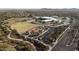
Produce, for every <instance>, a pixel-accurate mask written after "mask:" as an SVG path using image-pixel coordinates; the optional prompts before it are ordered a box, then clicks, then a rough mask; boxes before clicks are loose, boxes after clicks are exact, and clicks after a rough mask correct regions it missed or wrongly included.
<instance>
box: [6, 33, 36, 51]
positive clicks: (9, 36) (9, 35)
mask: <svg viewBox="0 0 79 59" xmlns="http://www.w3.org/2000/svg"><path fill="white" fill-rule="evenodd" d="M7 37H8V38H9V39H10V40H13V41H14V40H15V41H19V42H21V41H23V40H22V39H16V38H12V37H11V32H10V33H9V34H8V35H7ZM25 42H26V43H28V44H29V45H31V47H32V48H33V49H34V50H35V51H36V47H35V46H34V45H33V44H32V43H30V42H29V41H25Z"/></svg>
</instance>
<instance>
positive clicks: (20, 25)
mask: <svg viewBox="0 0 79 59" xmlns="http://www.w3.org/2000/svg"><path fill="white" fill-rule="evenodd" d="M37 26H38V25H36V24H32V23H28V22H17V23H14V24H12V25H11V28H12V29H16V30H17V31H18V32H19V33H23V32H25V31H28V30H30V29H31V28H33V27H37Z"/></svg>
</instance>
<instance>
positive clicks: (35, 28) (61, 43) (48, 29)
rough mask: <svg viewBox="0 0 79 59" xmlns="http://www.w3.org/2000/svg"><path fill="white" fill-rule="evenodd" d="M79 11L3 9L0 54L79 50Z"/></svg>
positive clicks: (1, 12)
mask: <svg viewBox="0 0 79 59" xmlns="http://www.w3.org/2000/svg"><path fill="white" fill-rule="evenodd" d="M78 50H79V9H46V8H43V9H1V10H0V51H78Z"/></svg>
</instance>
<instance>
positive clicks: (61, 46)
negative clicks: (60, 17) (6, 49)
mask: <svg viewBox="0 0 79 59" xmlns="http://www.w3.org/2000/svg"><path fill="white" fill-rule="evenodd" d="M78 27H79V21H78V20H76V21H73V23H72V24H71V25H70V26H69V27H68V28H67V29H66V30H65V32H64V33H62V34H61V35H60V36H59V37H58V39H57V41H56V43H55V45H54V46H53V47H52V50H53V51H74V50H76V47H77V42H76V41H77V39H75V38H76V36H77V34H78V33H79V32H78V31H79V29H78Z"/></svg>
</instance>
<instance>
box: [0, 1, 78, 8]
mask: <svg viewBox="0 0 79 59" xmlns="http://www.w3.org/2000/svg"><path fill="white" fill-rule="evenodd" d="M0 8H29V9H30V8H36V9H37V8H60V9H61V8H79V1H78V0H0Z"/></svg>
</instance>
